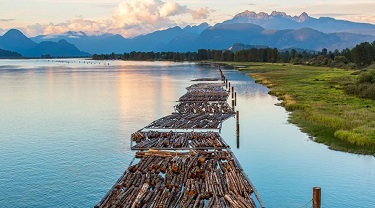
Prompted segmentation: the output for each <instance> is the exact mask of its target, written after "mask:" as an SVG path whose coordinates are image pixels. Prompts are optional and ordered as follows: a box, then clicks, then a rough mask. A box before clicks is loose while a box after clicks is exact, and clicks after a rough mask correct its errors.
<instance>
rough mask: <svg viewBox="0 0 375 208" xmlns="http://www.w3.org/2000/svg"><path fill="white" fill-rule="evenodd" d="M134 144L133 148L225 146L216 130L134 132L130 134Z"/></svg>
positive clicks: (215, 147) (212, 147) (208, 147)
mask: <svg viewBox="0 0 375 208" xmlns="http://www.w3.org/2000/svg"><path fill="white" fill-rule="evenodd" d="M131 139H132V141H134V142H136V145H135V146H133V147H132V149H134V150H144V149H179V148H191V149H194V148H207V149H218V148H227V147H228V146H227V145H226V144H225V142H224V141H223V139H222V138H221V136H220V135H219V134H218V133H216V132H188V133H177V132H157V131H148V132H135V133H133V134H132V135H131Z"/></svg>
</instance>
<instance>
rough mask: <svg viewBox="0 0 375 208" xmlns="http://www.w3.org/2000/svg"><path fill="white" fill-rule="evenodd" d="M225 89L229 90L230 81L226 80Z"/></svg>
mask: <svg viewBox="0 0 375 208" xmlns="http://www.w3.org/2000/svg"><path fill="white" fill-rule="evenodd" d="M225 89H228V80H227V79H225Z"/></svg>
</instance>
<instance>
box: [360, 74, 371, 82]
mask: <svg viewBox="0 0 375 208" xmlns="http://www.w3.org/2000/svg"><path fill="white" fill-rule="evenodd" d="M373 78H374V76H373V75H372V74H371V73H370V72H362V73H361V74H360V75H359V76H358V83H366V82H369V83H371V82H372V79H373Z"/></svg>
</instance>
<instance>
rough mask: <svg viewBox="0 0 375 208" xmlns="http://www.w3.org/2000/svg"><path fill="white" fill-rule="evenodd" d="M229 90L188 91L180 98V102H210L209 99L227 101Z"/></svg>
mask: <svg viewBox="0 0 375 208" xmlns="http://www.w3.org/2000/svg"><path fill="white" fill-rule="evenodd" d="M228 96H229V93H228V92H225V91H224V92H195V91H194V92H188V93H186V94H185V95H183V96H182V97H180V99H179V100H178V101H179V102H208V101H227V99H228Z"/></svg>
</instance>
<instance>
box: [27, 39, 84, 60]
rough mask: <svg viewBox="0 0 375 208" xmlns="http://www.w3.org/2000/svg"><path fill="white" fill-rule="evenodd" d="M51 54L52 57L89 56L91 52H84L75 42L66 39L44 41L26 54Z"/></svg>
mask: <svg viewBox="0 0 375 208" xmlns="http://www.w3.org/2000/svg"><path fill="white" fill-rule="evenodd" d="M47 54H48V55H50V56H52V57H85V56H86V57H88V56H90V54H89V53H86V52H82V51H80V50H78V49H77V47H76V46H75V45H74V44H71V43H68V42H67V41H66V40H59V41H58V42H52V41H43V42H40V43H39V44H38V45H37V46H35V47H34V48H31V49H30V50H28V51H27V52H25V56H29V57H40V56H42V55H47Z"/></svg>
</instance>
